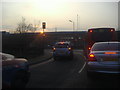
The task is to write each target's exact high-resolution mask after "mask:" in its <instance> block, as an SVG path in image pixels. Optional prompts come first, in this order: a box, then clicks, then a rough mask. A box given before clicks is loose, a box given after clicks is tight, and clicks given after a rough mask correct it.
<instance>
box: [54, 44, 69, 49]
mask: <svg viewBox="0 0 120 90" xmlns="http://www.w3.org/2000/svg"><path fill="white" fill-rule="evenodd" d="M68 47H69V46H68V44H56V45H55V48H68Z"/></svg>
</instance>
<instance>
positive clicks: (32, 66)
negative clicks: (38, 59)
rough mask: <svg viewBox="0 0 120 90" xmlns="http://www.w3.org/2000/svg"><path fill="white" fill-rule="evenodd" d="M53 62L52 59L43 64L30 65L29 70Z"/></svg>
mask: <svg viewBox="0 0 120 90" xmlns="http://www.w3.org/2000/svg"><path fill="white" fill-rule="evenodd" d="M53 61H54V59H53V58H52V59H49V60H47V61H45V62H42V63H38V64H35V65H31V66H30V69H32V68H34V67H38V66H40V65H44V64H47V63H49V62H53Z"/></svg>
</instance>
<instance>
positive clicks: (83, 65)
mask: <svg viewBox="0 0 120 90" xmlns="http://www.w3.org/2000/svg"><path fill="white" fill-rule="evenodd" d="M85 65H86V62H85V63H84V65H83V67H82V68H81V69H80V71H79V72H78V73H81V72H82V71H83V69H84V68H85Z"/></svg>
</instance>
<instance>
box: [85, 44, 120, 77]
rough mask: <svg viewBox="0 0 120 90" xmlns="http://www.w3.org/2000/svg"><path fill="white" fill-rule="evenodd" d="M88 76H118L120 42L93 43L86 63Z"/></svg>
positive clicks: (119, 69) (119, 70) (119, 72)
mask: <svg viewBox="0 0 120 90" xmlns="http://www.w3.org/2000/svg"><path fill="white" fill-rule="evenodd" d="M87 71H88V75H90V74H92V73H93V72H97V73H109V74H110V73H111V74H120V42H98V43H95V44H94V45H93V46H92V48H91V51H90V53H89V57H88V61H87Z"/></svg>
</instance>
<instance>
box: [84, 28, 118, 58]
mask: <svg viewBox="0 0 120 90" xmlns="http://www.w3.org/2000/svg"><path fill="white" fill-rule="evenodd" d="M116 40H117V35H116V32H115V28H91V29H88V32H87V36H86V40H85V41H86V43H85V45H84V46H85V47H84V53H85V56H88V54H89V51H90V49H91V47H92V45H93V44H94V43H95V42H106V41H116Z"/></svg>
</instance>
